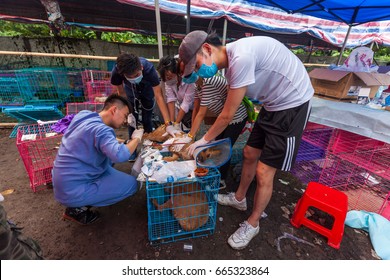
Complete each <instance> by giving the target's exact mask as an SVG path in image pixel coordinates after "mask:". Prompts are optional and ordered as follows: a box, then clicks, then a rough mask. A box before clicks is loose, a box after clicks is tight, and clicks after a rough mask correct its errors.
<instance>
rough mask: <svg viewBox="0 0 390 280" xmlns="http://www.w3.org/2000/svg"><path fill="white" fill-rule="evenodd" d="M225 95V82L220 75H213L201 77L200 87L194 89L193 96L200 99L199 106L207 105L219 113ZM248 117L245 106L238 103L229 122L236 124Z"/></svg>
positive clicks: (224, 100) (213, 111)
mask: <svg viewBox="0 0 390 280" xmlns="http://www.w3.org/2000/svg"><path fill="white" fill-rule="evenodd" d="M226 97H227V82H226V79H225V78H223V77H222V76H218V75H215V76H213V77H211V78H207V79H203V86H202V88H201V89H199V88H197V90H196V91H195V98H198V99H200V106H205V107H207V108H208V109H209V110H210V111H211V112H212V113H213V114H214V115H216V116H218V115H219V114H221V112H222V109H223V106H224V104H225V102H226ZM247 117H248V115H247V113H246V108H245V106H244V105H243V104H240V106H239V107H238V110H237V112H236V114H235V115H234V117H233V120H232V121H231V122H230V124H236V123H239V122H241V121H243V120H244V119H246V118H247Z"/></svg>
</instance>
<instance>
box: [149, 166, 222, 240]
mask: <svg viewBox="0 0 390 280" xmlns="http://www.w3.org/2000/svg"><path fill="white" fill-rule="evenodd" d="M219 183H220V173H219V171H218V170H217V169H215V168H210V169H209V172H208V174H207V175H206V176H204V177H197V178H196V179H192V180H190V179H189V180H182V181H178V182H174V183H166V184H158V183H157V182H153V181H149V180H147V181H146V194H147V207H148V235H149V240H150V242H151V243H152V244H157V243H167V242H173V241H178V240H184V239H188V238H195V237H201V236H206V235H209V234H213V233H214V229H215V224H216V214H217V201H216V199H215V198H216V195H217V193H218V189H219Z"/></svg>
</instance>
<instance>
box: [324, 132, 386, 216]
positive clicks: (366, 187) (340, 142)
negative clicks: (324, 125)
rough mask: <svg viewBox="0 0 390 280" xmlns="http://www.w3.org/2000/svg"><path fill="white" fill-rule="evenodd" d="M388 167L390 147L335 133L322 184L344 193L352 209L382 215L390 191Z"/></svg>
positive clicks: (329, 148)
mask: <svg viewBox="0 0 390 280" xmlns="http://www.w3.org/2000/svg"><path fill="white" fill-rule="evenodd" d="M389 163H390V144H388V143H384V142H381V141H378V140H375V139H372V138H368V137H365V136H361V135H358V134H355V133H351V132H348V131H344V130H335V133H334V134H333V137H332V139H331V141H330V143H329V147H328V150H327V157H326V161H325V163H324V168H323V170H322V172H321V176H320V179H319V182H320V183H323V184H326V185H328V186H331V187H334V188H338V189H340V190H342V191H343V192H345V193H346V194H347V196H348V201H349V202H348V204H349V208H350V209H354V210H365V211H369V212H375V213H381V212H382V211H383V208H384V207H385V206H384V205H385V201H386V199H387V200H388V193H389V191H390V174H389V173H390V164H389ZM386 197H387V198H386Z"/></svg>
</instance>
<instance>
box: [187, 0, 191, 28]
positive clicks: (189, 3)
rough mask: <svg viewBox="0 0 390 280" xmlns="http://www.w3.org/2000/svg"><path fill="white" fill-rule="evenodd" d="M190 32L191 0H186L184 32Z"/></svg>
mask: <svg viewBox="0 0 390 280" xmlns="http://www.w3.org/2000/svg"><path fill="white" fill-rule="evenodd" d="M190 32H191V0H187V24H186V33H187V34H188V33H190Z"/></svg>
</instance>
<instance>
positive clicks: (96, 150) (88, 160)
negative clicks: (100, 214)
mask: <svg viewBox="0 0 390 280" xmlns="http://www.w3.org/2000/svg"><path fill="white" fill-rule="evenodd" d="M129 157H130V151H129V149H128V148H127V147H126V146H125V145H124V144H119V143H118V141H117V140H116V136H115V132H114V129H113V128H111V127H109V126H107V125H105V124H104V123H103V121H102V119H101V117H100V115H99V114H97V113H94V112H90V111H86V110H85V111H81V112H80V113H78V114H77V115H76V116H75V117H74V119H73V120H72V122H71V124H70V125H69V127H68V129H67V131H66V132H65V134H64V136H63V137H62V141H61V146H60V149H59V151H58V154H57V157H56V159H55V161H54V167H53V186H54V188H55V195H56V198H61V199H60V200H61V201H66V200H72V201H75V200H77V198H78V197H79V198H81V197H82V195H83V193H84V188H85V187H87V186H89V185H91V184H93V183H94V182H96V181H98V180H99V177H100V176H102V175H103V174H104V173H105V172H106V171H107V170H108V169H109V168H110V167H111V164H112V163H116V162H125V161H127V160H128V159H129Z"/></svg>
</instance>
